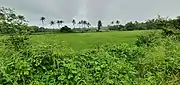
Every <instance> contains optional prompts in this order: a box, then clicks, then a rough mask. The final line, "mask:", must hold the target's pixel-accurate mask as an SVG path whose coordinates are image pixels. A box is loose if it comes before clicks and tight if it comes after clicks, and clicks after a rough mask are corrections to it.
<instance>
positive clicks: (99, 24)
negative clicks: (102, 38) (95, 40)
mask: <svg viewBox="0 0 180 85" xmlns="http://www.w3.org/2000/svg"><path fill="white" fill-rule="evenodd" d="M101 27H102V22H101V20H99V21H98V30H97V31H98V32H99V31H100V29H101Z"/></svg>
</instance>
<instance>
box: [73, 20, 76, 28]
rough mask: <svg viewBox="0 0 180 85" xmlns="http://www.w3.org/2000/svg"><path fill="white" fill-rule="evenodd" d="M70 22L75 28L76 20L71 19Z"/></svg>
mask: <svg viewBox="0 0 180 85" xmlns="http://www.w3.org/2000/svg"><path fill="white" fill-rule="evenodd" d="M72 24H73V25H74V28H75V25H76V20H75V19H73V20H72Z"/></svg>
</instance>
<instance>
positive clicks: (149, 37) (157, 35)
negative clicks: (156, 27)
mask: <svg viewBox="0 0 180 85" xmlns="http://www.w3.org/2000/svg"><path fill="white" fill-rule="evenodd" d="M161 34H162V32H161V31H149V32H146V33H143V35H140V36H139V37H138V39H137V41H136V43H135V44H136V45H137V46H148V47H151V46H156V45H160V44H161V43H163V36H162V35H161Z"/></svg>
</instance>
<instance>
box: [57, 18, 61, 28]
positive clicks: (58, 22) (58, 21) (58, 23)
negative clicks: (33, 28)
mask: <svg viewBox="0 0 180 85" xmlns="http://www.w3.org/2000/svg"><path fill="white" fill-rule="evenodd" d="M56 23H57V25H58V27H59V29H60V24H61V23H60V20H57V22H56Z"/></svg>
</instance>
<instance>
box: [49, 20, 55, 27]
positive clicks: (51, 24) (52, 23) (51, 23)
mask: <svg viewBox="0 0 180 85" xmlns="http://www.w3.org/2000/svg"><path fill="white" fill-rule="evenodd" d="M54 24H55V21H53V20H52V21H51V22H50V26H53V28H54Z"/></svg>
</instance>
